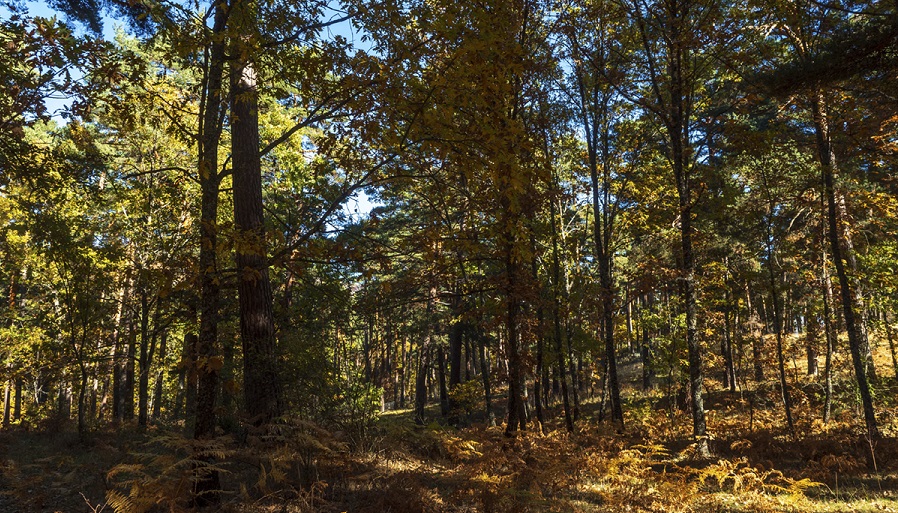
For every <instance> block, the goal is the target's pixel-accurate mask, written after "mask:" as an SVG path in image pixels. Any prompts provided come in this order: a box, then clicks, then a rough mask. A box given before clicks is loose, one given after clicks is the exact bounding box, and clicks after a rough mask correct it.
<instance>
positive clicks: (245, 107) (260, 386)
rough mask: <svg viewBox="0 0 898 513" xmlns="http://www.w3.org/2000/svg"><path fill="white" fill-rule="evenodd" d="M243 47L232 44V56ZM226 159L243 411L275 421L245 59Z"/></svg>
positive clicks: (237, 68)
mask: <svg viewBox="0 0 898 513" xmlns="http://www.w3.org/2000/svg"><path fill="white" fill-rule="evenodd" d="M250 7H251V6H250V2H248V1H247V0H236V1H235V3H234V4H233V7H232V10H233V12H232V14H231V16H232V18H234V19H235V20H236V21H237V23H238V24H243V25H244V26H245V27H246V28H247V29H249V27H253V26H254V21H252V20H253V17H254V16H255V13H254V12H252V11H251V9H250ZM247 51H248V48H244V47H243V45H242V44H240V43H235V44H234V52H233V53H234V55H238V56H239V55H245V53H246V52H247ZM231 160H232V163H233V183H234V186H233V191H234V227H235V231H236V237H237V244H235V246H236V251H235V253H236V256H235V259H236V262H237V291H238V295H239V297H240V337H241V339H242V342H243V392H244V408H245V409H246V414H247V416H248V417H249V419H250V421H251V422H252V423H253V424H256V425H260V424H265V423H267V422H270V421H271V420H272V419H274V418H276V417H279V416H280V415H281V413H282V409H283V401H282V397H281V385H280V379H279V377H278V373H277V355H276V343H275V332H274V314H273V311H272V293H271V282H270V280H269V273H268V254H267V244H266V243H265V223H264V214H263V209H262V164H261V157H260V155H259V106H258V91H257V90H256V73H255V70H254V68H253V64H252V63H251V62H250V61H248V60H245V59H238V60H237V61H235V62H234V63H233V69H232V71H231Z"/></svg>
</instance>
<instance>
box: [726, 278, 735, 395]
mask: <svg viewBox="0 0 898 513" xmlns="http://www.w3.org/2000/svg"><path fill="white" fill-rule="evenodd" d="M728 282H729V272H727V277H726V279H725V281H724V287H725V293H724V296H725V297H724V301H725V304H724V307H723V362H724V380H723V381H724V386H725V387H727V388H728V389H729V390H730V392H736V363H735V361H734V360H735V358H734V354H733V323H732V322H731V321H732V318H733V308H732V294H731V293H730V286H729V283H728Z"/></svg>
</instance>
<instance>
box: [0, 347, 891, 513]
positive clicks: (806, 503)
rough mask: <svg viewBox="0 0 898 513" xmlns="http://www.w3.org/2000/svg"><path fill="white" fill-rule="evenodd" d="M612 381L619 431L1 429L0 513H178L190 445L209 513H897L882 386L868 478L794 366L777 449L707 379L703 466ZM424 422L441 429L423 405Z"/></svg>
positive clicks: (747, 406) (747, 397)
mask: <svg viewBox="0 0 898 513" xmlns="http://www.w3.org/2000/svg"><path fill="white" fill-rule="evenodd" d="M881 368H885V367H881ZM623 369H624V373H625V374H626V376H627V377H628V378H629V379H627V380H625V382H626V385H625V390H624V394H623V395H624V397H625V400H624V407H625V411H626V425H625V427H624V429H623V431H620V432H619V431H618V430H617V429H615V428H614V427H612V426H610V425H609V424H608V423H607V422H605V423H599V422H598V420H597V415H598V403H597V401H596V400H595V399H588V400H585V401H584V404H582V405H581V415H580V419H579V420H578V423H577V428H576V430H575V432H574V433H567V432H566V430H565V429H564V425H563V422H562V416H561V415H560V414H559V411H558V409H557V408H558V407H557V406H556V407H555V409H554V410H553V411H552V414H553V415H552V417H551V418H553V419H557V420H553V421H551V422H548V423H547V425H546V426H544V428H545V434H543V433H540V432H539V429H536V428H534V429H531V430H530V431H528V432H526V433H525V432H521V433H518V434H517V436H514V437H507V436H505V435H504V434H503V431H502V428H501V427H490V426H488V425H486V424H484V423H478V422H476V419H469V423H468V425H467V426H466V427H464V428H461V429H457V428H454V427H450V426H444V425H440V424H439V423H437V422H434V423H432V424H430V425H428V426H415V425H414V423H413V422H412V417H411V412H410V411H407V410H404V411H396V412H388V413H386V414H384V415H382V416H381V417H380V418H379V419H377V420H376V421H375V423H374V425H373V427H370V428H369V429H368V430H367V431H366V432H365V433H364V434H363V435H359V436H353V435H350V434H348V432H347V431H342V430H340V431H331V430H325V429H322V428H321V427H319V426H316V425H314V424H312V423H308V422H301V421H294V422H287V423H285V424H284V425H283V426H281V427H279V428H277V429H275V430H273V431H269V432H266V433H249V432H244V433H243V434H242V435H241V436H238V437H235V436H224V437H222V438H221V439H219V440H216V441H215V442H212V443H210V444H209V445H207V446H205V447H200V448H198V447H197V446H196V445H194V443H193V442H191V441H189V440H186V439H183V438H182V437H180V436H178V435H176V434H173V433H171V432H169V431H167V430H166V429H165V428H162V427H158V428H149V429H148V430H145V431H139V430H137V429H136V428H127V427H126V428H122V429H118V430H114V431H99V432H95V433H93V434H91V435H90V437H89V438H87V439H85V440H79V439H78V437H77V435H76V434H74V433H72V432H71V431H70V430H68V429H67V427H66V426H62V427H60V426H57V427H56V429H55V433H50V432H48V431H53V430H50V429H42V430H40V431H35V430H26V429H24V428H19V429H14V430H12V431H6V432H0V477H2V478H0V513H17V512H21V513H38V512H57V511H58V512H65V513H68V512H90V511H106V512H111V511H113V510H115V511H129V510H130V511H189V510H190V509H191V508H190V504H189V502H188V501H187V499H186V497H187V496H188V495H189V491H190V488H191V486H190V479H191V476H192V475H193V469H194V468H195V467H196V465H200V464H202V463H198V462H197V460H195V459H193V457H192V456H191V454H192V453H193V451H196V450H197V449H201V450H206V451H207V452H206V454H207V455H210V456H211V457H212V458H211V459H212V461H214V463H213V464H212V465H214V467H215V468H218V469H221V470H222V473H221V489H222V490H223V491H224V492H223V494H222V497H221V503H220V505H218V506H215V507H213V508H211V510H213V511H228V512H247V513H249V512H272V513H274V512H303V513H304V512H313V511H320V512H327V513H329V512H335V513H339V512H360V513H366V512H370V513H375V512H378V513H379V512H515V513H521V512H527V511H533V512H541V511H558V512H580V511H583V512H591V511H595V512H605V511H663V512H679V511H683V512H686V511H694V512H705V511H733V512H736V511H752V512H765V511H800V512H803V511H824V512H835V511H846V512H847V511H871V512H872V511H892V512H898V441H896V433H898V408H896V407H895V405H894V398H896V397H898V390H896V387H895V386H894V385H893V384H892V385H890V384H888V383H887V384H882V385H880V388H879V397H880V398H891V399H890V404H889V405H886V406H881V407H880V408H879V410H878V412H879V420H880V423H881V425H882V427H883V433H884V435H885V436H884V438H883V439H882V440H879V441H878V442H876V444H875V446H874V447H873V452H872V454H873V455H874V456H875V464H874V462H873V460H872V459H871V457H870V454H871V451H870V448H871V444H870V443H869V442H868V441H867V440H866V439H864V437H863V436H861V435H860V432H861V426H862V420H861V417H860V415H859V414H858V412H857V409H856V406H855V405H854V403H853V402H852V401H851V400H850V399H851V398H852V397H853V394H854V392H853V391H851V390H848V389H846V390H839V391H838V392H837V393H838V394H839V395H838V397H837V399H838V401H841V402H838V404H840V405H841V406H840V407H837V408H835V409H834V418H833V420H832V422H830V423H829V424H826V425H824V424H823V423H822V422H821V420H820V414H819V410H820V398H819V395H820V390H819V387H817V386H815V385H813V381H814V380H812V379H810V378H802V377H801V376H800V373H799V372H797V371H798V368H797V367H796V368H795V369H794V370H795V371H796V372H794V373H793V379H795V380H796V383H797V384H796V386H795V387H794V389H793V392H794V395H795V398H794V399H795V402H796V411H795V417H796V420H797V421H796V430H797V439H794V440H793V439H792V437H791V436H789V434H788V432H787V430H786V429H785V427H784V421H783V420H782V418H783V414H782V403H781V402H780V400H779V389H778V387H777V386H776V383H775V382H772V381H771V382H767V383H762V384H760V385H756V386H754V387H753V389H752V390H750V391H748V390H745V391H742V392H737V393H731V392H727V391H721V390H720V388H721V387H720V385H719V382H714V381H713V380H710V379H709V380H708V382H709V383H708V387H709V392H708V393H707V400H706V409H707V411H708V427H709V431H710V432H711V433H712V434H713V436H712V438H711V441H710V444H711V449H712V452H713V457H712V458H710V459H701V458H698V457H696V454H695V446H694V444H692V442H691V439H690V436H689V434H690V432H691V421H690V418H689V416H688V414H687V412H685V411H681V410H679V409H678V408H676V407H674V408H673V409H671V408H670V405H671V401H669V400H668V399H667V397H666V396H667V395H668V394H666V393H665V390H661V389H658V390H655V391H649V392H642V391H640V390H638V389H637V388H636V387H635V383H634V382H635V381H636V378H637V377H638V376H637V369H636V364H635V363H634V362H629V361H625V362H624V365H623ZM715 385H716V389H715ZM671 392H673V391H671ZM670 395H675V394H672V393H671V394H670ZM499 402H500V401H499V400H498V398H497V400H496V403H497V405H498V403H499ZM881 402H885V399H881ZM674 403H676V401H674ZM428 413H429V414H430V418H432V419H437V418H439V411H438V409H433V410H428ZM497 413H498V412H497ZM500 419H501V417H500ZM113 506H117V507H115V508H113Z"/></svg>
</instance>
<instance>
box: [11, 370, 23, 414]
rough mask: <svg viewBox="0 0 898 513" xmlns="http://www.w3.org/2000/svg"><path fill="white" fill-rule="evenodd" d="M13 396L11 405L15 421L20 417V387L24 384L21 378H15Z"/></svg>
mask: <svg viewBox="0 0 898 513" xmlns="http://www.w3.org/2000/svg"><path fill="white" fill-rule="evenodd" d="M15 383H16V388H15V397H14V398H13V405H12V418H13V420H15V421H16V422H18V421H19V420H21V419H22V387H23V386H24V384H23V382H22V378H16V379H15Z"/></svg>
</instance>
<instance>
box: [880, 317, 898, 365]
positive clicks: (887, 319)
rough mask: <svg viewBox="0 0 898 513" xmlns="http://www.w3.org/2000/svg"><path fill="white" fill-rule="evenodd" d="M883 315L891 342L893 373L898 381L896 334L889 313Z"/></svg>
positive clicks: (887, 335) (887, 336)
mask: <svg viewBox="0 0 898 513" xmlns="http://www.w3.org/2000/svg"><path fill="white" fill-rule="evenodd" d="M883 315H884V318H883V325H884V326H885V329H886V339H887V340H888V341H889V353H890V354H891V355H892V372H894V373H895V378H896V379H898V355H896V353H895V332H894V331H892V319H891V318H890V317H891V316H890V315H889V312H884V313H883Z"/></svg>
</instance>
